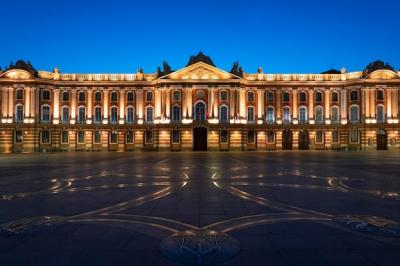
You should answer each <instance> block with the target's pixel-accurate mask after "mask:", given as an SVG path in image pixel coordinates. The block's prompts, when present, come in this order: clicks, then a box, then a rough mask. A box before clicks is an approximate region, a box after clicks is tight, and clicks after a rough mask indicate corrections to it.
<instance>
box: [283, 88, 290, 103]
mask: <svg viewBox="0 0 400 266" xmlns="http://www.w3.org/2000/svg"><path fill="white" fill-rule="evenodd" d="M282 99H283V101H284V102H288V101H290V95H289V92H287V91H285V92H284V93H283V94H282Z"/></svg>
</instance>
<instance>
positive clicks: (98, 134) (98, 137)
mask: <svg viewBox="0 0 400 266" xmlns="http://www.w3.org/2000/svg"><path fill="white" fill-rule="evenodd" d="M93 143H95V144H99V143H101V132H100V131H95V132H94V133H93Z"/></svg>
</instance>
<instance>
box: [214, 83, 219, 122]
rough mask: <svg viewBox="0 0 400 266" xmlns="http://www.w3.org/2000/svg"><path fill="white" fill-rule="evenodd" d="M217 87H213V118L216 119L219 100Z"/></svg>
mask: <svg viewBox="0 0 400 266" xmlns="http://www.w3.org/2000/svg"><path fill="white" fill-rule="evenodd" d="M218 92H219V90H218V89H216V88H215V89H214V97H213V98H214V114H213V115H214V118H216V119H218V117H219V115H218V101H219V97H218Z"/></svg>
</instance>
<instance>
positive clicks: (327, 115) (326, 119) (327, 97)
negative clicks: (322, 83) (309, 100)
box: [324, 89, 331, 124]
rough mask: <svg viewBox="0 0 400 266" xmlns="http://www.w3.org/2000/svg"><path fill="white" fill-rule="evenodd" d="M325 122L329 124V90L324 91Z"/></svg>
mask: <svg viewBox="0 0 400 266" xmlns="http://www.w3.org/2000/svg"><path fill="white" fill-rule="evenodd" d="M324 93H325V112H324V113H325V122H326V123H327V124H330V123H331V95H330V91H329V89H325V91H324Z"/></svg>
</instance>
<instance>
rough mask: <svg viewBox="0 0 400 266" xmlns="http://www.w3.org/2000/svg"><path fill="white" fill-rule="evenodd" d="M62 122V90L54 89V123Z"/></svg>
mask: <svg viewBox="0 0 400 266" xmlns="http://www.w3.org/2000/svg"><path fill="white" fill-rule="evenodd" d="M58 123H60V90H59V89H58V88H54V89H53V124H58Z"/></svg>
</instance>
